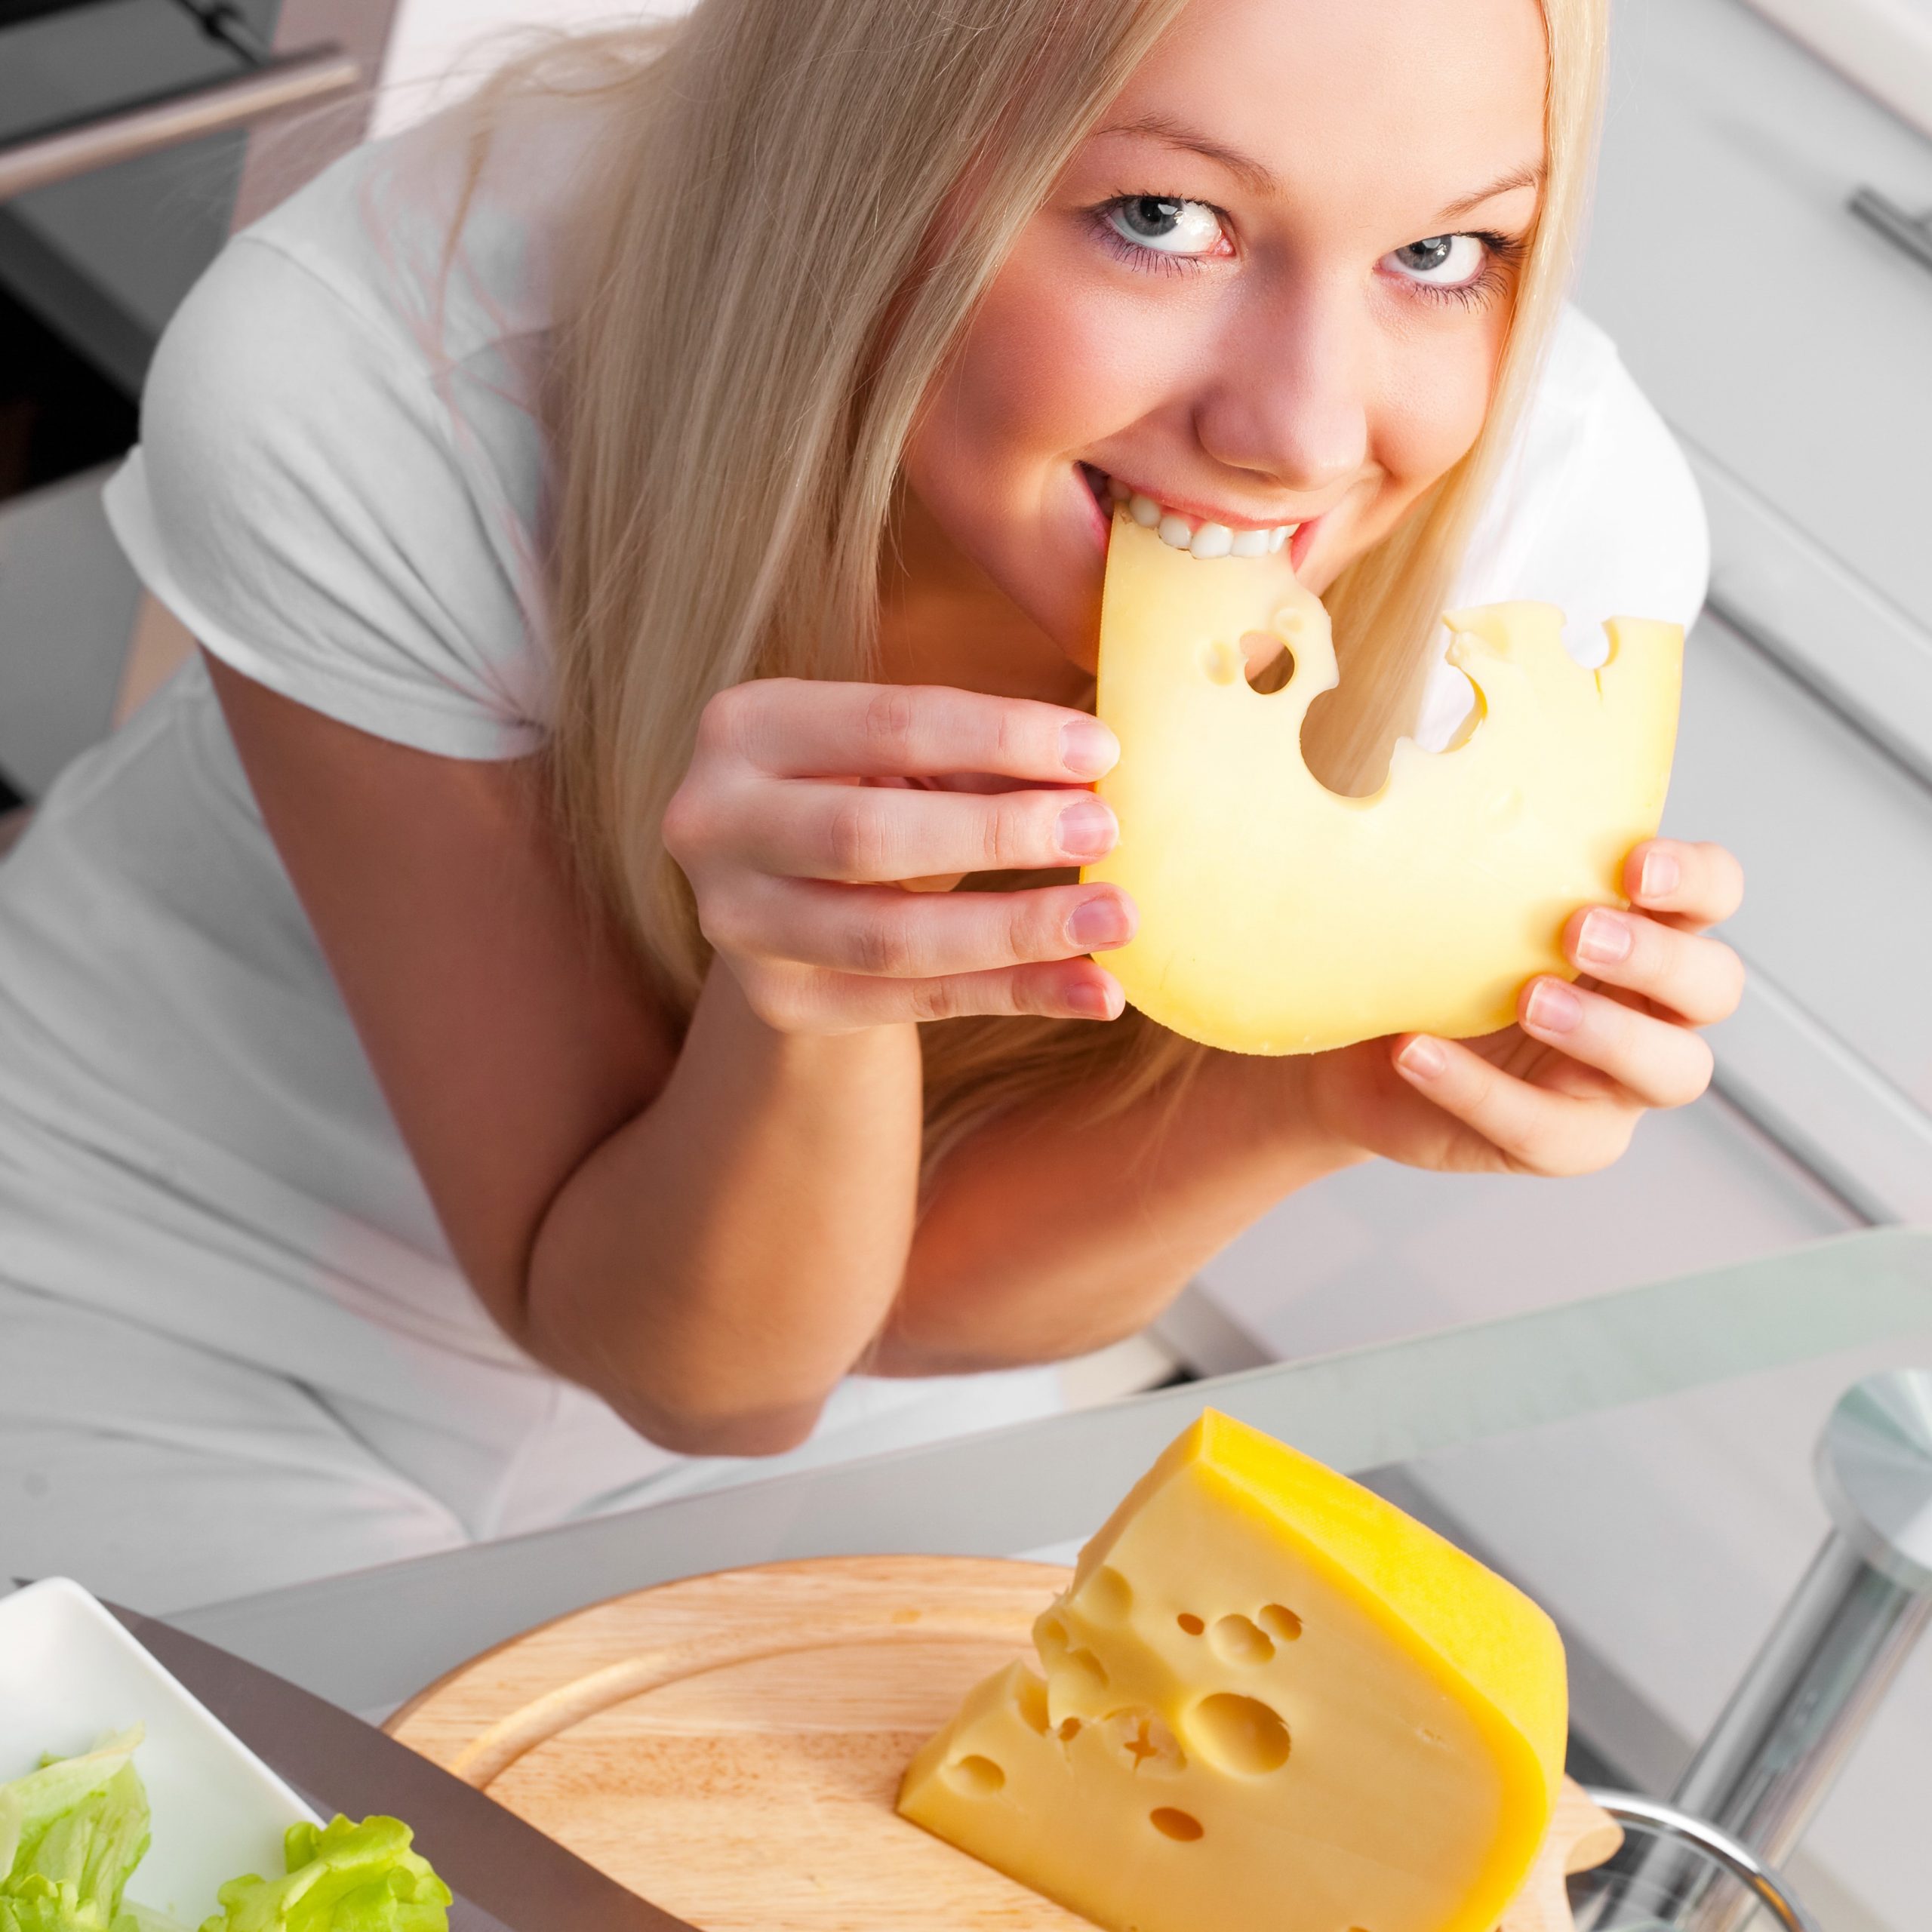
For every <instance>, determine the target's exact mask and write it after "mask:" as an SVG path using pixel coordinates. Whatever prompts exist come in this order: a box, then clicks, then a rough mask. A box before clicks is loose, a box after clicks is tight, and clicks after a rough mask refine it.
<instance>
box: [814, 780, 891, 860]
mask: <svg viewBox="0 0 1932 1932" xmlns="http://www.w3.org/2000/svg"><path fill="white" fill-rule="evenodd" d="M891 842H892V841H891V838H890V836H889V835H888V833H887V831H886V829H885V826H884V820H883V817H882V815H881V812H880V810H879V806H878V798H877V796H876V795H875V794H873V793H871V792H867V791H866V790H865V789H863V787H855V788H854V789H853V790H852V792H851V794H850V795H849V796H848V797H846V798H841V800H840V801H839V802H838V804H836V805H835V806H834V807H833V808H832V813H831V815H830V816H829V817H828V818H827V819H826V826H825V855H826V863H827V864H828V865H829V867H830V869H831V870H832V873H833V875H834V876H835V877H836V878H843V879H850V880H862V879H880V878H891V875H892V874H891V867H890V866H889V865H888V863H886V862H887V859H888V854H889V853H890V850H891Z"/></svg>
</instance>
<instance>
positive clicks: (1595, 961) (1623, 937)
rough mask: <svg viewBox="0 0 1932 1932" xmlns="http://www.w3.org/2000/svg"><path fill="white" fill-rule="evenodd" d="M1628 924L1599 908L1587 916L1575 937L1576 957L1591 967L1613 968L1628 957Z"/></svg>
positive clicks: (1626, 921) (1625, 920)
mask: <svg viewBox="0 0 1932 1932" xmlns="http://www.w3.org/2000/svg"><path fill="white" fill-rule="evenodd" d="M1630 940H1631V934H1630V923H1629V921H1628V920H1627V919H1622V918H1618V916H1617V915H1616V914H1615V913H1614V912H1604V910H1603V909H1601V907H1599V908H1598V909H1597V910H1596V911H1595V912H1592V913H1590V914H1589V915H1587V916H1586V918H1585V919H1584V921H1583V930H1582V931H1580V933H1578V934H1577V958H1579V959H1587V960H1588V961H1589V962H1590V964H1592V965H1593V966H1614V965H1615V964H1617V961H1619V960H1620V959H1628V958H1629V956H1630Z"/></svg>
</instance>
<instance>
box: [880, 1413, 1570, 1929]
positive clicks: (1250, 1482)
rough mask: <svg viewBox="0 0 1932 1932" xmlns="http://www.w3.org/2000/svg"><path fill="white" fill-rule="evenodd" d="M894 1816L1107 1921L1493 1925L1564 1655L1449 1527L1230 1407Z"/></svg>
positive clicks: (1551, 1786)
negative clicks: (1415, 1517)
mask: <svg viewBox="0 0 1932 1932" xmlns="http://www.w3.org/2000/svg"><path fill="white" fill-rule="evenodd" d="M1034 1634H1035V1642H1036V1644H1037V1647H1038V1656H1039V1661H1040V1663H1041V1673H1039V1674H1036V1673H1035V1672H1034V1671H1033V1670H1032V1669H1029V1667H1028V1666H1027V1665H1026V1664H1025V1663H1014V1664H1013V1665H1011V1666H1009V1667H1008V1669H1005V1670H1003V1671H1001V1672H1000V1673H999V1674H998V1675H996V1676H995V1677H992V1678H989V1679H988V1680H987V1681H986V1682H985V1683H983V1684H981V1685H980V1687H979V1688H978V1689H977V1690H974V1692H973V1693H972V1694H971V1696H970V1697H968V1699H967V1700H966V1703H965V1705H964V1708H963V1709H961V1711H960V1712H959V1714H958V1716H956V1717H955V1718H954V1719H953V1721H952V1723H951V1724H949V1725H948V1726H947V1727H946V1729H945V1730H943V1731H942V1732H940V1734H939V1735H938V1736H937V1737H935V1738H934V1739H933V1740H931V1743H928V1745H927V1746H925V1748H924V1749H923V1750H921V1752H919V1754H918V1757H917V1758H915V1760H914V1761H913V1764H912V1767H911V1769H910V1770H909V1771H908V1772H907V1774H906V1779H905V1782H904V1784H903V1788H902V1789H901V1792H900V1810H901V1811H902V1812H903V1814H905V1815H906V1817H908V1818H910V1819H912V1820H913V1821H914V1822H915V1823H918V1824H920V1825H923V1826H925V1827H926V1829H928V1830H929V1831H931V1832H935V1833H937V1835H939V1836H940V1837H941V1838H946V1839H947V1840H949V1841H950V1842H952V1844H955V1845H957V1846H958V1847H960V1848H961V1850H965V1851H968V1852H971V1854H973V1855H974V1857H977V1858H980V1859H982V1860H985V1861H986V1863H988V1864H989V1865H992V1866H997V1867H998V1869H1000V1870H1001V1871H1002V1872H1006V1873H1008V1875H1011V1877H1013V1878H1017V1879H1019V1880H1020V1881H1021V1882H1022V1883H1023V1884H1027V1885H1029V1886H1031V1887H1033V1889H1034V1890H1036V1891H1039V1892H1042V1893H1044V1894H1046V1895H1047V1896H1048V1897H1051V1898H1053V1899H1055V1900H1058V1901H1059V1903H1061V1904H1062V1905H1064V1906H1067V1907H1069V1909H1072V1911H1075V1912H1080V1913H1083V1914H1084V1915H1085V1916H1086V1917H1088V1918H1091V1919H1092V1920H1093V1921H1094V1922H1095V1923H1096V1924H1099V1925H1102V1926H1106V1927H1112V1932H1494V1927H1495V1926H1496V1924H1497V1921H1498V1920H1499V1919H1500V1918H1501V1916H1502V1915H1503V1908H1504V1907H1505V1906H1506V1905H1507V1904H1508V1903H1509V1900H1510V1899H1511V1898H1512V1897H1513V1896H1514V1895H1515V1892H1516V1891H1517V1890H1518V1887H1520V1886H1521V1884H1522V1882H1523V1881H1524V1878H1525V1876H1526V1875H1527V1873H1528V1872H1529V1870H1530V1867H1531V1863H1532V1862H1533V1861H1534V1858H1535V1857H1536V1854H1537V1847H1538V1846H1539V1845H1540V1843H1541V1842H1542V1840H1543V1834H1544V1832H1545V1830H1546V1828H1547V1826H1548V1825H1549V1820H1550V1817H1551V1814H1552V1810H1554V1808H1555V1802H1556V1797H1557V1792H1558V1785H1559V1783H1560V1781H1561V1772H1562V1764H1563V1754H1564V1738H1565V1733H1566V1715H1567V1712H1566V1696H1565V1681H1564V1663H1563V1650H1562V1645H1561V1641H1560V1640H1559V1639H1558V1636H1557V1634H1556V1631H1555V1626H1553V1625H1552V1623H1551V1622H1550V1620H1549V1618H1548V1617H1546V1616H1545V1615H1544V1614H1543V1612H1542V1611H1540V1610H1539V1609H1538V1608H1537V1606H1536V1605H1535V1604H1533V1603H1532V1602H1531V1601H1530V1600H1529V1599H1528V1598H1527V1597H1525V1596H1524V1595H1523V1594H1522V1593H1521V1592H1520V1591H1518V1590H1517V1589H1515V1588H1514V1587H1512V1586H1511V1585H1510V1584H1509V1583H1505V1582H1504V1581H1503V1580H1502V1578H1500V1577H1497V1576H1495V1575H1494V1574H1491V1572H1490V1571H1487V1570H1486V1569H1484V1567H1482V1565H1481V1564H1478V1563H1477V1562H1476V1561H1475V1560H1474V1559H1473V1558H1470V1557H1469V1556H1466V1555H1464V1554H1463V1552H1461V1551H1460V1550H1459V1549H1456V1548H1454V1546H1452V1545H1451V1544H1449V1543H1445V1542H1444V1540H1442V1539H1441V1537H1438V1536H1437V1535H1436V1534H1435V1533H1434V1532H1433V1531H1430V1530H1428V1529H1426V1528H1424V1527H1423V1526H1422V1525H1421V1524H1420V1523H1417V1522H1415V1521H1412V1520H1411V1518H1408V1517H1407V1516H1405V1515H1403V1514H1402V1513H1401V1511H1399V1510H1398V1509H1394V1508H1393V1507H1392V1506H1390V1505H1389V1504H1388V1503H1384V1502H1383V1501H1382V1500H1381V1499H1380V1497H1377V1496H1375V1495H1374V1494H1371V1492H1370V1491H1367V1490H1365V1489H1363V1488H1362V1487H1360V1486H1359V1485H1358V1484H1355V1483H1352V1482H1350V1481H1348V1480H1347V1479H1346V1478H1344V1477H1342V1476H1339V1475H1336V1474H1335V1473H1334V1472H1333V1471H1331V1470H1329V1469H1324V1468H1323V1467H1322V1466H1321V1464H1320V1463H1315V1462H1312V1461H1311V1460H1309V1458H1308V1457H1306V1456H1303V1455H1300V1454H1297V1452H1296V1451H1294V1450H1292V1449H1289V1448H1287V1447H1284V1446H1283V1445H1282V1444H1280V1443H1278V1442H1277V1441H1275V1440H1274V1439H1273V1438H1272V1437H1269V1436H1266V1435H1262V1434H1260V1432H1258V1431H1257V1430H1254V1429H1249V1428H1247V1427H1245V1426H1243V1425H1242V1424H1241V1423H1236V1422H1232V1421H1230V1420H1229V1419H1228V1418H1227V1417H1225V1416H1223V1415H1219V1414H1216V1413H1214V1411H1208V1412H1207V1413H1206V1414H1204V1415H1203V1416H1202V1417H1201V1420H1200V1421H1199V1422H1198V1423H1196V1424H1195V1426H1193V1427H1192V1429H1189V1430H1188V1432H1186V1435H1183V1436H1182V1437H1181V1438H1180V1440H1179V1441H1177V1442H1176V1443H1174V1444H1173V1446H1172V1447H1170V1448H1169V1449H1168V1451H1167V1453H1166V1454H1164V1455H1163V1456H1162V1457H1161V1460H1160V1461H1159V1462H1158V1463H1156V1464H1155V1466H1154V1468H1153V1469H1152V1471H1151V1472H1149V1474H1148V1475H1146V1477H1145V1478H1143V1480H1142V1481H1140V1484H1138V1485H1137V1487H1135V1489H1134V1491H1133V1493H1132V1494H1131V1495H1130V1496H1129V1497H1128V1498H1127V1500H1126V1501H1125V1502H1124V1503H1122V1504H1121V1506H1120V1508H1119V1509H1118V1510H1117V1511H1116V1512H1115V1514H1114V1516H1113V1518H1112V1520H1111V1521H1109V1523H1108V1524H1106V1527H1104V1528H1103V1530H1102V1531H1100V1534H1098V1535H1097V1537H1094V1540H1093V1541H1092V1542H1091V1543H1089V1544H1088V1546H1087V1548H1086V1549H1084V1551H1083V1552H1081V1558H1080V1563H1079V1567H1078V1569H1077V1571H1075V1576H1074V1580H1073V1582H1072V1584H1071V1586H1069V1588H1068V1589H1067V1591H1066V1594H1065V1595H1063V1596H1062V1597H1061V1598H1060V1599H1059V1600H1058V1601H1057V1602H1055V1603H1054V1605H1053V1606H1052V1607H1051V1608H1050V1609H1049V1610H1048V1611H1046V1612H1045V1613H1044V1614H1043V1615H1042V1616H1041V1618H1040V1620H1039V1621H1038V1624H1037V1625H1036V1626H1035V1632H1034Z"/></svg>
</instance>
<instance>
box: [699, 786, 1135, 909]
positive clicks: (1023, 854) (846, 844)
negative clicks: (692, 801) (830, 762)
mask: <svg viewBox="0 0 1932 1932" xmlns="http://www.w3.org/2000/svg"><path fill="white" fill-rule="evenodd" d="M728 796H729V799H730V802H729V803H728V804H727V805H726V807H725V811H726V814H728V817H727V818H726V820H725V822H724V824H723V826H722V827H721V835H722V837H723V838H724V839H725V840H726V841H728V843H729V844H730V845H731V848H732V850H733V853H734V857H737V860H739V862H740V863H742V864H745V865H749V866H752V867H753V868H754V869H756V870H758V871H759V872H769V873H772V874H775V875H777V876H779V877H780V878H815V879H835V880H838V881H840V882H841V883H842V884H848V885H878V884H888V883H894V882H897V881H899V880H900V879H906V878H929V877H931V876H933V875H936V874H943V873H946V872H1021V871H1030V870H1035V869H1040V868H1043V867H1047V866H1081V865H1087V864H1089V863H1091V862H1092V861H1093V860H1096V859H1098V858H1101V857H1104V856H1105V855H1106V854H1107V853H1109V852H1110V851H1112V850H1113V848H1114V845H1115V841H1117V840H1118V838H1119V836H1120V826H1119V823H1118V821H1117V820H1115V817H1114V815H1113V814H1112V812H1111V811H1109V810H1108V808H1106V806H1105V805H1104V804H1102V803H1101V802H1100V800H1099V799H1098V798H1095V797H1094V795H1093V793H1092V792H1082V791H1055V792H990V793H973V792H902V791H896V790H880V789H875V788H874V787H873V786H869V785H814V784H811V783H788V784H785V785H782V786H774V785H760V784H755V783H753V784H747V785H745V786H742V787H738V788H734V790H733V792H731V794H729V795H728Z"/></svg>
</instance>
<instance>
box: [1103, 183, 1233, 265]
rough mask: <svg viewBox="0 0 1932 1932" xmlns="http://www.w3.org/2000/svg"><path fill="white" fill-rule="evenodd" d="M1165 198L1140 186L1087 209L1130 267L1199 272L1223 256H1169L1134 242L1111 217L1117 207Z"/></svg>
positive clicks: (1109, 245) (1211, 206)
mask: <svg viewBox="0 0 1932 1932" xmlns="http://www.w3.org/2000/svg"><path fill="white" fill-rule="evenodd" d="M1165 198H1166V197H1165V196H1164V195H1162V194H1161V192H1160V191H1159V190H1158V189H1152V188H1137V189H1134V190H1132V191H1131V192H1122V193H1120V194H1118V195H1109V196H1108V197H1107V198H1106V200H1105V201H1104V202H1100V203H1099V204H1098V205H1097V206H1095V207H1093V208H1089V209H1088V211H1087V220H1088V225H1089V226H1091V228H1092V229H1093V230H1094V233H1095V234H1096V235H1098V236H1099V237H1100V239H1101V241H1102V242H1103V243H1105V244H1106V246H1107V247H1108V248H1109V249H1111V250H1112V251H1113V253H1114V254H1115V257H1117V258H1118V260H1121V261H1123V262H1124V263H1127V265H1128V266H1129V267H1130V268H1137V269H1152V271H1153V272H1154V273H1155V274H1156V275H1198V274H1199V273H1200V272H1201V270H1202V269H1204V268H1205V267H1206V266H1207V263H1208V262H1209V261H1210V260H1219V259H1220V257H1207V256H1201V255H1169V254H1164V253H1163V252H1162V251H1161V250H1160V249H1158V248H1140V247H1139V246H1138V245H1137V244H1135V243H1134V242H1130V241H1129V240H1128V238H1127V237H1126V236H1125V235H1123V234H1121V232H1120V230H1119V229H1117V228H1116V227H1115V226H1114V225H1113V223H1112V222H1111V221H1109V220H1108V219H1107V217H1108V216H1109V215H1110V214H1112V213H1113V212H1114V211H1115V209H1116V208H1124V207H1125V206H1126V205H1127V204H1128V202H1138V201H1148V200H1163V199H1165ZM1174 198H1175V199H1177V200H1178V199H1179V198H1180V197H1179V196H1176V197H1174ZM1194 198H1195V197H1194V196H1192V195H1189V197H1188V199H1189V200H1190V201H1192V200H1193V199H1194ZM1207 206H1208V207H1210V208H1214V204H1213V202H1208V203H1207ZM1214 212H1215V214H1217V215H1220V213H1221V211H1220V209H1219V208H1214Z"/></svg>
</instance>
